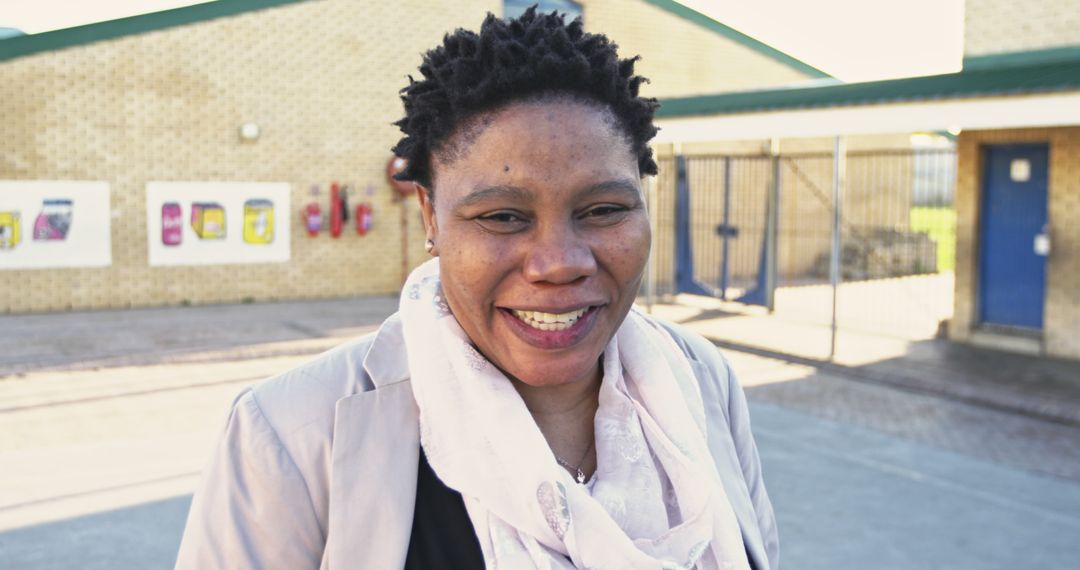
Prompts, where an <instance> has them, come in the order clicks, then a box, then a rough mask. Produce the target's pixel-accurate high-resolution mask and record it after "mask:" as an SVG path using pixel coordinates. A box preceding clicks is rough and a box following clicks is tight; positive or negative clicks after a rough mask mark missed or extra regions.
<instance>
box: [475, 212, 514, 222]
mask: <svg viewBox="0 0 1080 570" xmlns="http://www.w3.org/2000/svg"><path fill="white" fill-rule="evenodd" d="M479 219H480V220H483V221H485V222H496V223H502V224H512V223H514V222H521V221H524V220H522V219H521V217H520V216H518V215H517V214H515V213H513V212H494V213H492V214H485V215H483V216H480V217H479Z"/></svg>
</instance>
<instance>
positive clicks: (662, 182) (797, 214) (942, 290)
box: [650, 148, 956, 340]
mask: <svg viewBox="0 0 1080 570" xmlns="http://www.w3.org/2000/svg"><path fill="white" fill-rule="evenodd" d="M845 159H846V168H845V182H844V185H843V188H842V193H841V194H840V196H841V204H840V205H839V206H840V212H841V215H840V216H839V219H838V222H839V223H836V220H834V209H835V208H836V207H837V204H835V203H834V199H833V191H832V186H833V176H834V172H833V170H834V157H833V155H832V153H799V154H782V155H779V156H769V155H765V156H761V155H753V156H728V155H704V156H688V157H667V158H663V159H661V161H660V168H661V174H660V176H658V177H657V178H656V179H655V180H654V182H653V183H652V185H651V188H650V191H651V194H652V196H651V206H652V207H653V210H654V211H653V215H654V227H655V234H654V257H653V264H652V267H651V271H652V275H651V279H650V284H651V287H652V288H653V292H654V293H655V294H657V295H660V296H665V295H668V296H670V295H673V294H679V293H690V294H696V295H703V296H709V297H713V298H716V299H720V300H723V301H734V302H740V303H742V304H747V305H763V306H765V307H767V308H768V310H769V313H770V314H771V315H772V316H773V317H775V318H777V319H783V320H785V321H788V322H797V323H802V324H806V325H826V326H827V325H828V324H830V323H831V320H832V314H833V307H832V291H833V288H832V284H831V282H830V273H829V268H830V261H831V259H832V256H833V255H834V251H833V247H832V238H833V233H834V231H839V232H840V236H841V239H840V248H839V252H838V253H839V257H840V284H839V287H838V296H837V311H836V314H837V323H838V325H839V326H840V327H843V328H844V329H846V330H849V331H861V332H865V333H868V334H875V335H885V336H892V337H896V338H902V339H909V340H915V339H922V338H929V337H932V336H934V335H935V334H936V333H937V332H938V330H939V327H940V323H941V321H942V320H944V319H947V318H949V317H950V316H951V311H952V294H953V277H952V271H953V267H954V266H955V235H956V228H955V226H956V216H955V210H954V208H953V189H954V184H955V172H956V171H955V164H956V156H955V152H954V151H953V149H951V148H931V149H904V150H876V151H851V152H847V153H846V155H845Z"/></svg>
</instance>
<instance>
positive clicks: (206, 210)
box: [191, 202, 225, 239]
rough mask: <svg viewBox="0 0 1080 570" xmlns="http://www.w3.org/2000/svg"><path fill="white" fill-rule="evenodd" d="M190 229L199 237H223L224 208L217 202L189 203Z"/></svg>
mask: <svg viewBox="0 0 1080 570" xmlns="http://www.w3.org/2000/svg"><path fill="white" fill-rule="evenodd" d="M191 229H193V230H195V235H197V236H199V239H225V208H223V207H221V204H218V203H217V202H195V203H194V204H192V205H191Z"/></svg>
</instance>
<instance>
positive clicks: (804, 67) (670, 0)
mask: <svg viewBox="0 0 1080 570" xmlns="http://www.w3.org/2000/svg"><path fill="white" fill-rule="evenodd" d="M645 3H646V4H652V5H653V6H656V7H657V8H660V9H661V10H666V11H668V12H671V13H672V14H675V15H676V16H679V17H680V18H683V19H685V20H689V21H690V22H693V23H694V24H697V25H698V26H701V27H702V28H705V29H706V30H709V31H710V32H713V33H715V34H718V35H720V36H723V37H725V38H727V39H729V40H732V41H734V42H736V43H738V44H740V45H742V46H743V47H747V48H750V49H752V50H754V51H756V52H758V53H760V54H762V55H764V56H767V57H770V58H772V59H774V60H776V61H778V62H780V63H782V64H784V65H786V66H788V67H790V68H792V69H794V70H796V71H799V72H801V73H805V74H806V75H809V76H810V77H813V78H827V77H832V76H831V75H829V74H828V73H825V72H824V71H822V70H820V69H818V68H816V67H814V66H812V65H810V64H808V63H806V62H803V61H800V60H798V59H795V58H794V57H791V56H790V55H788V54H786V53H784V52H782V51H780V50H778V49H776V48H774V47H772V46H770V45H768V44H765V43H762V42H759V41H758V40H755V39H754V38H752V37H750V36H748V35H746V34H744V33H742V32H740V31H738V30H736V29H735V28H732V27H729V26H725V25H724V24H721V23H720V22H717V21H716V20H714V19H712V18H710V17H709V16H706V15H705V14H702V13H701V12H698V11H697V10H694V9H693V8H689V7H687V6H683V5H682V4H679V3H678V2H675V1H674V0H645Z"/></svg>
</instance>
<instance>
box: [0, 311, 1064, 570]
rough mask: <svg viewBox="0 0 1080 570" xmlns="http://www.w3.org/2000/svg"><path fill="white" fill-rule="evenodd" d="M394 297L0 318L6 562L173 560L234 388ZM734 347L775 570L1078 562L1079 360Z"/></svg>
mask: <svg viewBox="0 0 1080 570" xmlns="http://www.w3.org/2000/svg"><path fill="white" fill-rule="evenodd" d="M394 305H395V302H394V299H392V298H367V299H343V300H335V301H321V302H306V303H277V304H265V305H237V306H220V307H199V308H176V309H154V310H132V311H118V312H111V311H110V312H92V313H67V314H55V315H31V316H3V317H0V347H2V350H0V465H2V466H4V467H3V468H2V469H0V568H8V567H11V568H35V569H36V568H43V569H44V568H57V569H59V568H72V567H79V568H102V569H106V568H108V569H110V570H112V569H123V568H132V569H135V568H137V569H143V568H168V567H170V566H171V564H172V560H173V559H174V557H175V552H176V548H177V545H178V542H179V532H180V529H181V528H182V526H183V521H184V517H185V514H186V508H187V505H188V503H189V501H190V492H191V489H192V488H193V487H194V485H195V483H196V481H197V477H198V472H199V469H200V468H201V466H202V464H203V463H204V461H205V459H206V457H207V456H208V454H209V449H210V446H211V445H212V444H213V441H214V440H215V439H216V437H217V435H218V431H219V429H220V426H221V424H222V422H223V420H224V414H225V410H226V409H227V406H228V404H229V401H230V400H231V399H232V397H233V395H234V394H235V393H236V392H237V391H238V390H239V389H240V388H241V387H242V386H244V385H246V384H248V383H251V382H255V381H257V380H258V379H260V378H264V377H266V376H269V375H271V374H274V373H276V372H278V371H281V370H284V369H287V368H289V367H291V366H295V365H296V364H298V363H300V362H302V361H304V360H307V359H309V358H311V357H312V356H314V355H315V354H317V353H318V352H320V351H322V350H325V349H326V348H329V347H331V346H334V345H336V344H338V343H340V342H341V341H343V340H344V339H346V338H349V337H352V336H355V335H357V334H361V333H362V332H364V331H367V330H371V329H373V328H374V326H376V325H377V323H378V322H379V321H381V319H382V318H383V317H384V316H385V315H386V314H388V313H389V312H391V311H392V310H393V307H394ZM661 309H663V308H658V312H660V313H662V312H664V310H666V311H668V312H669V313H670V314H669V315H668V316H671V317H674V318H677V319H678V320H683V321H685V322H686V324H687V325H688V326H690V327H691V328H695V329H697V330H699V331H700V332H702V333H703V334H706V335H712V336H716V335H715V333H717V332H718V330H717V329H716V328H711V327H713V325H712V321H711V319H710V318H702V313H701V312H699V313H697V314H696V315H695V314H692V313H693V311H688V310H687V308H686V307H682V308H680V307H669V308H666V309H663V310H661ZM680 311H681V312H680ZM688 315H689V317H688ZM687 317H688V318H687ZM744 324H745V325H746V326H764V325H765V324H768V323H767V322H760V321H759V322H757V323H756V324H755V323H754V322H750V323H746V322H745V321H744ZM721 332H722V331H721ZM722 342H725V343H726V344H729V345H734V344H735V343H734V342H732V341H730V340H728V341H722ZM743 348H744V349H745V348H747V347H743ZM725 353H726V354H727V355H728V357H729V358H730V359H731V360H732V363H733V366H734V368H735V370H736V371H737V372H738V373H739V375H740V378H741V380H742V381H743V383H744V385H745V386H746V387H747V393H748V395H749V397H750V400H751V407H752V413H753V420H754V431H755V433H756V435H757V438H758V442H759V446H760V448H761V452H762V458H763V463H764V467H765V473H766V478H767V481H768V485H769V490H770V492H771V494H772V496H773V500H774V503H775V504H776V508H777V513H778V517H779V520H780V527H781V533H782V544H783V546H782V549H783V562H784V567H785V568H787V569H800V568H803V569H817V568H823V569H824V568H830V569H835V568H853V569H864V568H875V569H878V568H884V569H891V568H897V569H899V568H920V569H921V568H961V569H967V568H971V569H975V568H979V569H983V568H1003V569H1004V568H1027V567H1048V568H1060V567H1068V566H1069V565H1070V564H1071V563H1075V561H1076V560H1078V559H1080V546H1078V545H1077V544H1076V542H1075V540H1074V537H1076V536H1080V426H1078V425H1076V424H1075V423H1073V422H1072V420H1071V419H1070V418H1069V416H1068V415H1062V414H1060V413H1058V411H1057V410H1058V408H1045V407H1044V403H1045V401H1046V400H1048V399H1049V400H1057V401H1060V402H1063V403H1065V404H1066V405H1065V406H1064V407H1068V406H1074V407H1075V406H1078V404H1077V402H1080V388H1078V386H1077V385H1076V384H1077V383H1076V382H1073V381H1074V380H1076V379H1080V374H1078V373H1077V372H1078V371H1080V365H1077V364H1075V363H1070V362H1059V361H1047V360H1040V359H1029V358H1027V357H1019V356H1013V355H1006V354H1000V353H989V352H985V351H974V352H972V351H969V349H966V348H964V347H955V346H950V345H940V344H934V343H927V344H920V345H915V346H913V347H910V350H909V353H908V354H901V355H899V356H897V355H895V354H894V355H893V356H890V357H888V358H884V359H881V360H878V361H874V360H873V359H872V358H866V355H864V360H863V361H861V362H859V363H848V364H843V363H842V364H823V363H821V362H818V361H815V360H813V359H808V358H791V357H786V356H785V357H784V358H778V357H777V356H778V355H776V354H773V353H772V352H770V350H768V349H762V348H760V347H756V348H751V349H749V350H742V351H737V350H732V349H728V350H725ZM878 354H881V353H878ZM1018 381H1019V382H1021V383H1022V386H1024V388H1023V389H1017V388H1016V386H1015V385H1014V384H1015V383H1016V382H1018ZM1029 385H1031V386H1038V389H1028V388H1027V386H1029ZM988 390H990V391H995V392H994V393H995V396H993V399H991V398H988V397H986V396H985V392H986V391H988ZM1006 396H1008V397H1006ZM1025 398H1026V399H1025Z"/></svg>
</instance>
